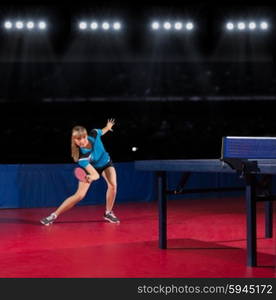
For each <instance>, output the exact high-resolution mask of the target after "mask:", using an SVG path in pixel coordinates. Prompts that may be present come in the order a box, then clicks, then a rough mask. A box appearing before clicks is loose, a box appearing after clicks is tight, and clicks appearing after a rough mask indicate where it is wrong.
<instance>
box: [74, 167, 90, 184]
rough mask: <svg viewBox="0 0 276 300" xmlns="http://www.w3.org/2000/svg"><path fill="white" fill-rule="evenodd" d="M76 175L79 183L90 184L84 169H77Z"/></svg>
mask: <svg viewBox="0 0 276 300" xmlns="http://www.w3.org/2000/svg"><path fill="white" fill-rule="evenodd" d="M74 175H75V177H76V178H77V179H78V180H79V181H81V182H88V180H87V177H86V176H87V173H86V172H85V170H84V169H82V168H79V167H78V168H75V170H74Z"/></svg>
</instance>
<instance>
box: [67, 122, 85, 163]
mask: <svg viewBox="0 0 276 300" xmlns="http://www.w3.org/2000/svg"><path fill="white" fill-rule="evenodd" d="M83 136H87V131H86V129H85V128H84V127H83V126H75V127H74V128H73V129H72V136H71V156H72V158H73V160H74V162H77V161H78V160H79V157H80V148H79V147H78V146H77V145H76V143H75V142H74V139H76V138H81V137H83Z"/></svg>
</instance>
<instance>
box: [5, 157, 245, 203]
mask: <svg viewBox="0 0 276 300" xmlns="http://www.w3.org/2000/svg"><path fill="white" fill-rule="evenodd" d="M114 165H115V167H116V171H117V180H118V194H117V199H116V201H117V202H136V201H153V200H155V199H156V189H153V188H152V187H153V186H155V185H154V183H155V176H154V174H153V173H151V172H142V171H136V170H135V169H134V163H133V162H129V163H115V164H114ZM75 166H76V165H75V164H47V165H46V164H36V165H31V164H22V165H0V208H30V207H54V206H58V205H59V204H61V203H62V201H63V200H64V199H65V198H66V197H68V196H70V195H71V194H73V193H74V192H75V191H76V188H77V180H76V179H75V177H74V175H73V169H74V167H75ZM180 176H181V173H169V177H168V182H169V187H170V188H174V187H176V186H177V184H178V182H179V179H180ZM242 184H243V182H242V180H241V179H239V178H238V177H237V176H235V174H222V173H213V174H211V173H194V174H192V175H191V178H190V179H189V181H188V184H187V187H188V188H198V187H201V188H206V187H222V186H240V185H242ZM105 192H106V183H105V181H104V179H103V178H101V179H100V180H98V181H96V182H94V183H93V184H92V186H91V187H90V189H89V191H88V193H87V195H86V197H85V198H84V199H83V200H82V201H81V202H80V205H87V204H101V203H105ZM225 195H228V194H227V193H208V194H206V193H203V194H200V193H198V194H189V195H187V194H186V195H176V196H170V199H177V198H181V199H183V198H189V199H191V198H198V197H214V196H215V197H217V196H225ZM231 195H241V192H231Z"/></svg>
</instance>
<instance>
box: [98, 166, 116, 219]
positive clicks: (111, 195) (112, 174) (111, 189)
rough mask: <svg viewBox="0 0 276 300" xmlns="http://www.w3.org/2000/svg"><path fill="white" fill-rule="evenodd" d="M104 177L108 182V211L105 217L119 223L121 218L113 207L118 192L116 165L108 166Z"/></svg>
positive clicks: (103, 174)
mask: <svg viewBox="0 0 276 300" xmlns="http://www.w3.org/2000/svg"><path fill="white" fill-rule="evenodd" d="M102 176H103V178H104V179H105V181H106V183H107V191H106V212H105V215H104V217H105V219H106V220H108V221H110V222H112V223H118V222H119V220H118V218H117V217H115V215H114V214H113V213H112V209H113V206H114V202H115V198H116V194H117V175H116V170H115V168H114V167H108V168H106V169H105V170H104V171H103V173H102Z"/></svg>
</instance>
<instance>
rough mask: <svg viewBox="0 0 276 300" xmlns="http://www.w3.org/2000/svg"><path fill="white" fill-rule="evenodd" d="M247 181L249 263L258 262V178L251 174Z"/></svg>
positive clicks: (251, 265) (251, 264)
mask: <svg viewBox="0 0 276 300" xmlns="http://www.w3.org/2000/svg"><path fill="white" fill-rule="evenodd" d="M248 179H249V180H247V183H246V215H247V228H246V231H247V265H248V266H250V267H254V266H256V264H257V259H256V257H257V247H256V244H257V241H256V240H257V234H256V233H257V230H256V229H257V228H256V226H257V225H256V178H255V176H253V175H249V178H248Z"/></svg>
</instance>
